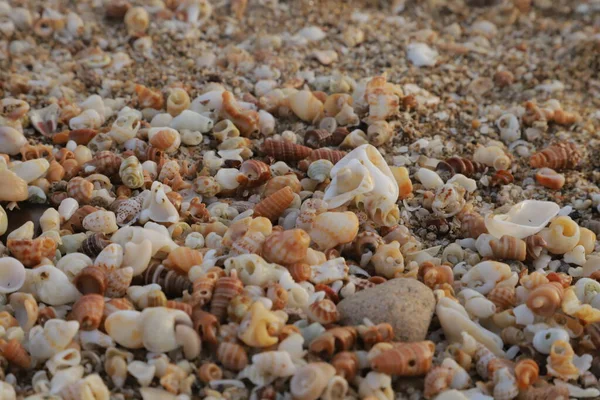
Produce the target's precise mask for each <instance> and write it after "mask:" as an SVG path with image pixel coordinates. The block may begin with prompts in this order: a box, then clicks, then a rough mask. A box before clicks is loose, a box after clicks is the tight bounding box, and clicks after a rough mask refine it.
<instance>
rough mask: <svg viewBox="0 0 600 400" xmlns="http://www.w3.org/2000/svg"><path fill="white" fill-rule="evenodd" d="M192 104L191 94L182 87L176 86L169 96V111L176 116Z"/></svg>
mask: <svg viewBox="0 0 600 400" xmlns="http://www.w3.org/2000/svg"><path fill="white" fill-rule="evenodd" d="M189 106H190V96H189V95H188V94H187V92H186V91H185V90H184V89H182V88H174V89H173V90H172V91H171V93H170V94H169V97H167V112H168V113H169V114H171V116H173V117H176V116H178V115H179V114H181V113H182V112H183V111H184V110H186V109H188V108H189Z"/></svg>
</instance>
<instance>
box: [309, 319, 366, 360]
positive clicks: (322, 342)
mask: <svg viewBox="0 0 600 400" xmlns="http://www.w3.org/2000/svg"><path fill="white" fill-rule="evenodd" d="M357 335H358V333H357V332H356V329H355V328H353V327H351V326H340V327H336V328H331V329H329V330H327V331H325V332H323V333H322V334H320V335H319V336H317V337H316V338H315V339H313V341H312V342H310V345H309V346H308V349H309V350H310V351H311V352H312V353H318V354H321V355H323V354H324V355H327V356H331V355H333V353H334V352H336V351H344V350H349V349H351V348H352V346H354V343H355V342H356V337H357Z"/></svg>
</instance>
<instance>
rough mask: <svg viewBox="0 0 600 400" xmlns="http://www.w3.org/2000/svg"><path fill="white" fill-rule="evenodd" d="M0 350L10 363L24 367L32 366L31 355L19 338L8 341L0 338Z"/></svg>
mask: <svg viewBox="0 0 600 400" xmlns="http://www.w3.org/2000/svg"><path fill="white" fill-rule="evenodd" d="M0 352H1V353H2V356H4V358H6V361H8V363H9V364H10V365H16V366H17V367H19V368H22V369H29V368H31V357H30V356H29V354H28V353H27V351H26V350H25V348H24V347H23V345H22V344H21V343H20V342H19V341H18V340H17V339H11V340H9V341H8V342H6V341H5V340H3V339H0Z"/></svg>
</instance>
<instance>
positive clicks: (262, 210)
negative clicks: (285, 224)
mask: <svg viewBox="0 0 600 400" xmlns="http://www.w3.org/2000/svg"><path fill="white" fill-rule="evenodd" d="M292 201H294V192H293V191H292V189H290V188H289V187H287V186H286V187H284V188H282V189H279V190H278V191H276V192H275V193H273V194H272V195H270V196H268V197H267V198H265V199H264V200H262V201H261V202H260V203H258V204H257V205H256V207H254V217H265V218H268V219H270V220H271V221H277V219H278V218H279V217H280V216H281V214H282V213H283V212H284V211H285V210H286V209H287V208H288V207H289V205H290V204H292Z"/></svg>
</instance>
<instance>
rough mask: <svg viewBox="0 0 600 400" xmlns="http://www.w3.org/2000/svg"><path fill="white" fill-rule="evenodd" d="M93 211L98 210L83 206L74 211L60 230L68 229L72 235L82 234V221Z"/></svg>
mask: <svg viewBox="0 0 600 400" xmlns="http://www.w3.org/2000/svg"><path fill="white" fill-rule="evenodd" d="M95 211H98V209H97V208H96V207H94V206H83V207H81V208H79V209H78V210H77V211H75V213H74V214H73V215H72V216H71V218H69V219H68V220H67V221H66V222H65V223H64V224H62V226H61V228H62V229H68V230H70V231H71V232H73V233H77V232H82V231H84V228H83V219H84V218H85V217H87V216H88V215H89V214H91V213H93V212H95Z"/></svg>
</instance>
